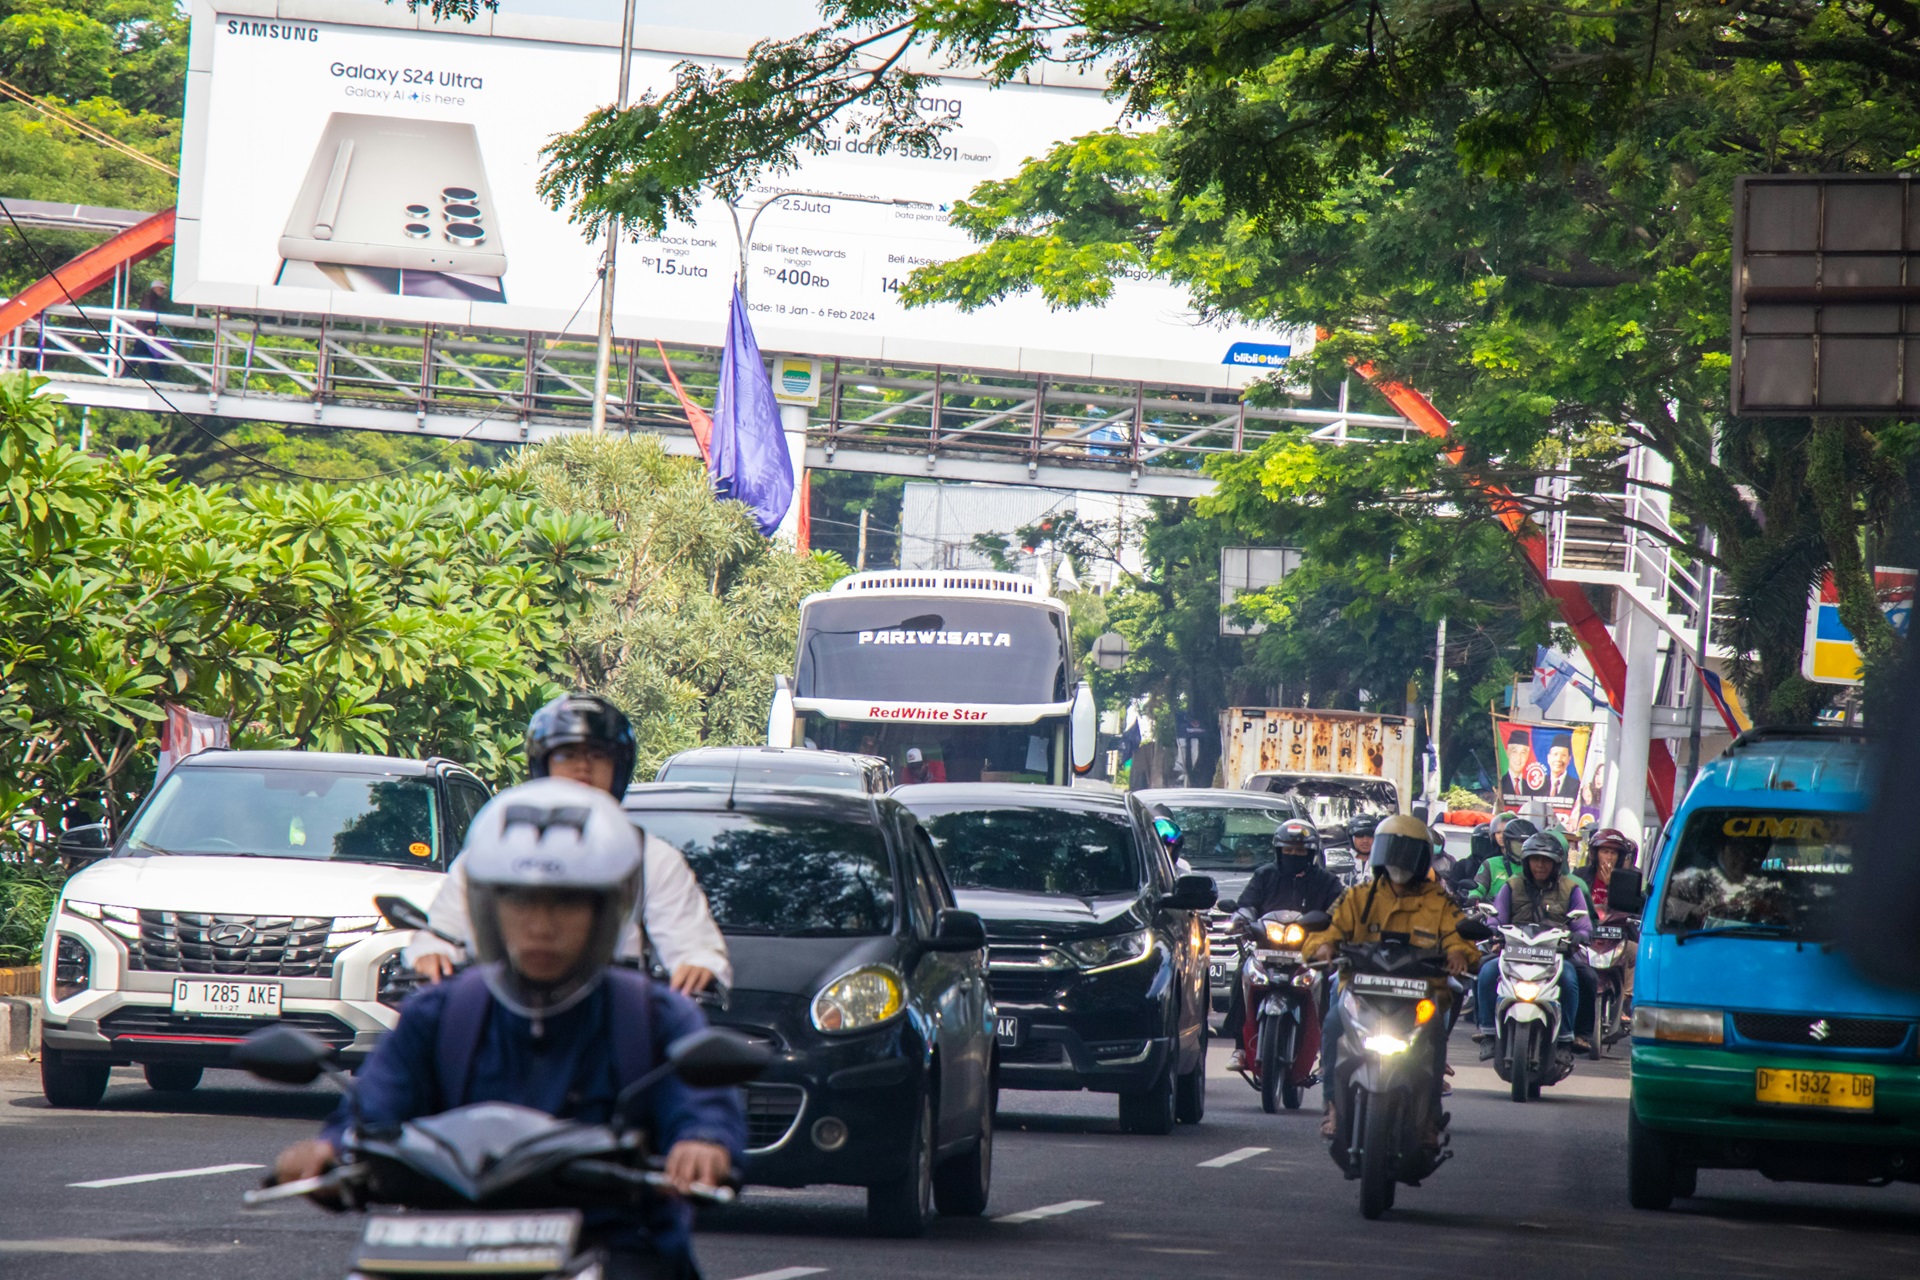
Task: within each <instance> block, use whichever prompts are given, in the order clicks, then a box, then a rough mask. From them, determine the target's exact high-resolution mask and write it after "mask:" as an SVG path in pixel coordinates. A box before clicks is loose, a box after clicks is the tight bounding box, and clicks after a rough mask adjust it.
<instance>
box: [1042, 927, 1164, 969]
mask: <svg viewBox="0 0 1920 1280" xmlns="http://www.w3.org/2000/svg"><path fill="white" fill-rule="evenodd" d="M1060 949H1061V950H1062V951H1064V952H1066V953H1067V954H1068V955H1070V956H1072V957H1073V962H1074V963H1075V964H1077V965H1079V966H1080V967H1081V968H1082V969H1084V970H1086V971H1087V972H1089V973H1094V972H1098V971H1099V970H1102V969H1117V968H1119V967H1120V966H1121V965H1123V964H1133V963H1135V962H1137V961H1140V960H1144V959H1146V958H1147V953H1148V952H1149V951H1150V950H1152V949H1153V934H1152V933H1150V932H1148V931H1147V930H1145V929H1142V930H1140V931H1139V932H1138V933H1122V934H1118V935H1116V936H1114V937H1111V938H1082V939H1080V940H1079V941H1078V942H1063V943H1061V944H1060Z"/></svg>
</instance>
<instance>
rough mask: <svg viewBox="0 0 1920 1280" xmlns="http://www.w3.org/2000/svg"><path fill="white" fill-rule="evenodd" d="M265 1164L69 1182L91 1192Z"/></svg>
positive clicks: (174, 1170) (237, 1171) (233, 1165)
mask: <svg viewBox="0 0 1920 1280" xmlns="http://www.w3.org/2000/svg"><path fill="white" fill-rule="evenodd" d="M266 1167H267V1166H265V1165H263V1164H210V1165H208V1166H207V1167H206V1168H204V1169H171V1170H168V1171H167V1172H166V1173H136V1174H134V1175H133V1176H131V1177H127V1178H100V1179H97V1180H95V1181H93V1182H69V1183H68V1184H67V1185H68V1186H70V1187H85V1188H87V1189H88V1190H89V1191H92V1190H97V1189H99V1188H101V1187H130V1186H132V1185H133V1184H134V1183H136V1182H165V1181H166V1180H167V1179H169V1178H204V1177H206V1176H207V1175H208V1174H212V1173H239V1172H240V1171H241V1170H243V1169H264V1168H266Z"/></svg>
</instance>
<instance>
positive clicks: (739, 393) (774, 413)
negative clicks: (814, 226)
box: [707, 285, 793, 535]
mask: <svg viewBox="0 0 1920 1280" xmlns="http://www.w3.org/2000/svg"><path fill="white" fill-rule="evenodd" d="M712 444H713V448H712V452H711V453H710V454H709V455H708V457H707V471H708V472H709V473H710V474H711V475H712V476H713V491H714V492H715V493H716V494H718V495H719V496H720V497H722V498H732V499H735V500H736V501H739V502H744V503H746V504H747V507H748V509H749V510H751V511H752V512H753V518H754V520H755V521H756V522H757V523H758V524H759V526H760V532H762V533H764V534H769V535H771V534H772V533H773V531H774V530H775V529H778V528H779V527H780V521H781V520H782V519H784V518H785V517H786V514H787V508H788V507H790V506H792V505H793V459H792V458H791V457H790V456H788V454H787V437H786V434H785V433H784V432H783V431H781V429H780V402H779V401H778V400H775V399H774V398H773V382H772V380H771V379H770V378H768V377H767V362H766V361H764V360H762V359H761V358H760V344H759V343H757V342H755V341H754V340H753V325H752V323H751V322H750V321H749V320H748V319H747V304H746V300H745V299H743V298H742V297H741V296H740V287H739V286H738V285H735V286H734V290H733V306H732V308H731V309H730V310H729V311H728V313H727V348H726V354H725V355H723V356H722V357H721V360H720V394H719V395H718V397H716V398H715V400H714V403H713V442H712Z"/></svg>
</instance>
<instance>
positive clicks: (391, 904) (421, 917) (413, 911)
mask: <svg viewBox="0 0 1920 1280" xmlns="http://www.w3.org/2000/svg"><path fill="white" fill-rule="evenodd" d="M373 905H374V906H375V907H377V908H378V909H379V911H380V914H381V915H382V916H384V917H386V921H387V923H388V924H390V925H392V926H393V927H394V928H396V929H424V928H426V927H427V913H426V912H424V911H422V910H421V909H420V908H418V907H416V906H414V905H413V904H412V903H411V902H408V901H407V900H406V899H405V898H401V897H397V896H395V895H394V894H391V893H383V894H379V895H378V896H376V897H375V898H374V900H373Z"/></svg>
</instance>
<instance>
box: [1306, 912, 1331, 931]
mask: <svg viewBox="0 0 1920 1280" xmlns="http://www.w3.org/2000/svg"><path fill="white" fill-rule="evenodd" d="M1332 923H1333V917H1332V916H1330V915H1328V914H1327V913H1326V912H1324V911H1309V912H1308V913H1307V914H1306V915H1303V916H1301V917H1300V924H1301V926H1302V927H1303V928H1305V929H1306V930H1307V931H1308V932H1309V933H1318V932H1319V931H1320V930H1322V929H1324V928H1326V927H1327V926H1328V925H1330V924H1332Z"/></svg>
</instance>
